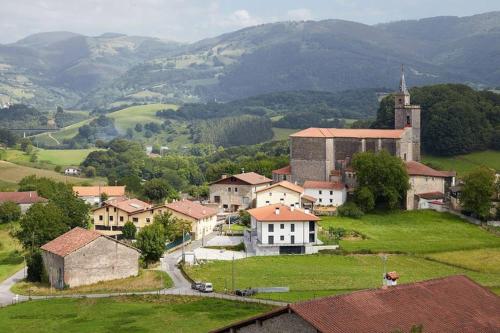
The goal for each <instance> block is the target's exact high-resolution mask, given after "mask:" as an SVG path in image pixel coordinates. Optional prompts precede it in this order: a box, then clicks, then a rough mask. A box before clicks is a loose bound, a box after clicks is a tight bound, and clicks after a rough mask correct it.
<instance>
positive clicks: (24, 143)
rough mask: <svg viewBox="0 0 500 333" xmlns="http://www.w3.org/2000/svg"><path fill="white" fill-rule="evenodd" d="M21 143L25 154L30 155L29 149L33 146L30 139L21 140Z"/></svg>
mask: <svg viewBox="0 0 500 333" xmlns="http://www.w3.org/2000/svg"><path fill="white" fill-rule="evenodd" d="M20 143H21V150H22V151H24V152H25V153H28V150H29V147H30V146H31V141H30V139H26V138H24V139H21V142H20ZM28 154H29V153H28Z"/></svg>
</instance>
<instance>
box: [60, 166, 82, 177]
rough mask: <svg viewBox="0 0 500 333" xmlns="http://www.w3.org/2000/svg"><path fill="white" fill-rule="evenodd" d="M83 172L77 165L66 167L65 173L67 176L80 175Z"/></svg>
mask: <svg viewBox="0 0 500 333" xmlns="http://www.w3.org/2000/svg"><path fill="white" fill-rule="evenodd" d="M80 173H81V170H80V169H79V168H76V167H70V168H66V169H64V174H65V175H67V176H78V175H79V174H80Z"/></svg>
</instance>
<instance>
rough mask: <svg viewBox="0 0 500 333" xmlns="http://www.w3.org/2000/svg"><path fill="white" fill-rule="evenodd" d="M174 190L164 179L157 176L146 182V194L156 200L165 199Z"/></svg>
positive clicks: (150, 198)
mask: <svg viewBox="0 0 500 333" xmlns="http://www.w3.org/2000/svg"><path fill="white" fill-rule="evenodd" d="M173 192H174V190H173V189H172V187H171V186H170V185H169V184H168V183H167V182H166V181H164V180H163V179H159V178H155V179H151V180H150V181H147V182H146V184H144V195H145V196H146V197H147V198H148V199H149V200H152V201H154V202H160V201H163V200H165V198H167V197H168V196H169V195H170V194H172V193H173Z"/></svg>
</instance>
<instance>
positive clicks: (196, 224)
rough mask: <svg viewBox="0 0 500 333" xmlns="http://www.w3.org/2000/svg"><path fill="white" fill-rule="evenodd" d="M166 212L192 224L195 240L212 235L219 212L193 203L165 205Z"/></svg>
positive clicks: (181, 202) (178, 202)
mask: <svg viewBox="0 0 500 333" xmlns="http://www.w3.org/2000/svg"><path fill="white" fill-rule="evenodd" d="M165 211H167V212H170V213H172V216H174V217H176V218H178V219H182V220H186V221H189V222H191V230H190V231H191V233H192V235H193V238H194V239H201V238H202V237H203V236H204V235H207V234H209V233H211V232H212V231H213V230H214V228H215V225H216V224H217V210H215V209H213V208H210V207H205V206H203V205H200V204H199V203H196V202H193V201H189V200H180V201H174V202H172V203H169V204H166V205H165Z"/></svg>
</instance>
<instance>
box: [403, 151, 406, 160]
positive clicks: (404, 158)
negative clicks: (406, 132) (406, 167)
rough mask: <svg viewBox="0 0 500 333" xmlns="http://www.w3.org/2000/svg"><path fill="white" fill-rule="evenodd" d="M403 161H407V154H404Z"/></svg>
mask: <svg viewBox="0 0 500 333" xmlns="http://www.w3.org/2000/svg"><path fill="white" fill-rule="evenodd" d="M403 160H405V161H406V153H404V154H403Z"/></svg>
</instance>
